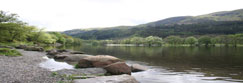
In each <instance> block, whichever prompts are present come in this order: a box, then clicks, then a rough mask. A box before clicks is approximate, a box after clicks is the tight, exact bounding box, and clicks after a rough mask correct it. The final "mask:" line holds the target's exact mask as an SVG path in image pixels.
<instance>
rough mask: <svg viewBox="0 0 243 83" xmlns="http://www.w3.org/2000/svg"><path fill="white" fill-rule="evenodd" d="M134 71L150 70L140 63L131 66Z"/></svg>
mask: <svg viewBox="0 0 243 83" xmlns="http://www.w3.org/2000/svg"><path fill="white" fill-rule="evenodd" d="M131 69H132V72H139V71H145V70H148V68H146V67H144V66H142V65H139V64H132V66H131Z"/></svg>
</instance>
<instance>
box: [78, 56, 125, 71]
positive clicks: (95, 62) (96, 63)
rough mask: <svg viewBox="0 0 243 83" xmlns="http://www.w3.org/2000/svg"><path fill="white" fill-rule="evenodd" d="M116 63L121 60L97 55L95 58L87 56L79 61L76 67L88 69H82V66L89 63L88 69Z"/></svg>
mask: <svg viewBox="0 0 243 83" xmlns="http://www.w3.org/2000/svg"><path fill="white" fill-rule="evenodd" d="M116 62H123V61H122V60H121V59H118V58H116V57H113V56H109V55H97V56H89V57H86V58H83V59H80V60H79V63H78V65H77V67H78V68H88V67H89V66H88V67H86V66H85V67H83V66H82V65H83V64H86V63H91V66H90V67H105V66H107V65H109V64H112V63H116Z"/></svg>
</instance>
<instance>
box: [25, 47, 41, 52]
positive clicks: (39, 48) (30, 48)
mask: <svg viewBox="0 0 243 83" xmlns="http://www.w3.org/2000/svg"><path fill="white" fill-rule="evenodd" d="M24 50H26V51H40V52H43V51H44V48H42V47H34V46H29V47H26V48H24Z"/></svg>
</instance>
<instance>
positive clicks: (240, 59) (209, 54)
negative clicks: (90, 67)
mask: <svg viewBox="0 0 243 83" xmlns="http://www.w3.org/2000/svg"><path fill="white" fill-rule="evenodd" d="M65 48H68V49H73V50H77V51H84V52H86V53H87V54H93V55H101V54H102V55H112V56H116V57H119V58H122V59H124V60H126V61H127V63H139V64H142V65H145V66H147V67H148V68H149V70H147V71H144V72H138V73H133V74H132V75H133V76H134V77H135V78H136V79H137V80H138V81H140V82H142V83H196V82H197V83H241V82H243V47H238V48H233V47H229V48H226V47H210V48H206V47H111V46H72V47H65Z"/></svg>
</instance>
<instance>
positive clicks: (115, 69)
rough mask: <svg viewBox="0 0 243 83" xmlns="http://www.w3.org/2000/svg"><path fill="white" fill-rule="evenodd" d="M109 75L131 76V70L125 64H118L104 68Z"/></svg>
mask: <svg viewBox="0 0 243 83" xmlns="http://www.w3.org/2000/svg"><path fill="white" fill-rule="evenodd" d="M104 69H106V71H107V73H110V74H112V75H120V74H129V75H131V68H130V67H129V66H128V65H127V64H126V63H125V62H116V63H113V64H110V65H107V66H106V67H104Z"/></svg>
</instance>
